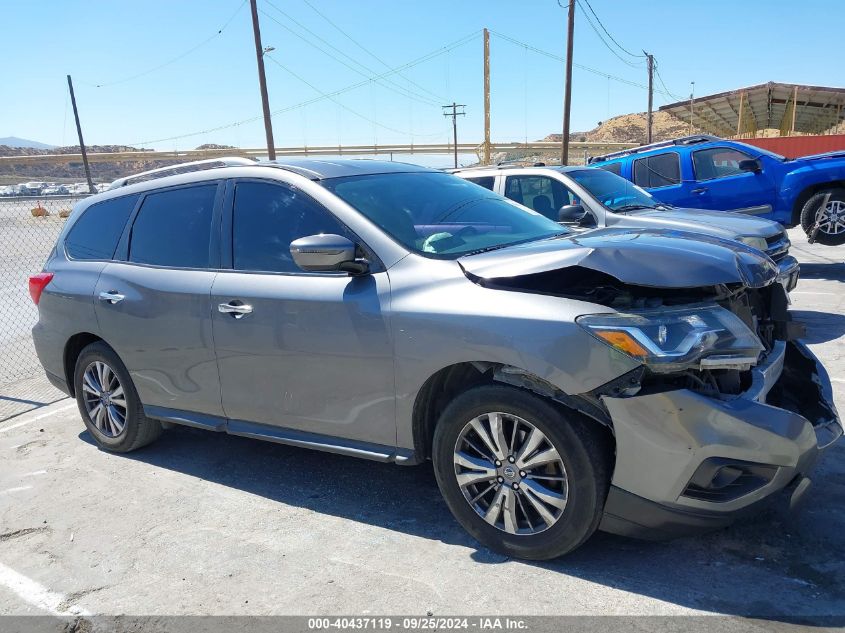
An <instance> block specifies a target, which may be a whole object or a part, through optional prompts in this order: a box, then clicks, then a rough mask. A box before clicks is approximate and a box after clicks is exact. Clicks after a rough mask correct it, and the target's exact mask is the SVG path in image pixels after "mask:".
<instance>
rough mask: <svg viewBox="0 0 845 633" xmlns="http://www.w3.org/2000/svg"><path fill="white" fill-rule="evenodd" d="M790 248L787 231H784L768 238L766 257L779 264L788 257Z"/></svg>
mask: <svg viewBox="0 0 845 633" xmlns="http://www.w3.org/2000/svg"><path fill="white" fill-rule="evenodd" d="M790 246H791V244H790V242H789V238H788V237H787V235H786V231H782V232H781V233H777V234H775V235H772V236H770V237H767V238H766V255H768V256H769V257H771V258H772V259H773V260H774V261H776V262H777V261H779V260H781V259H783V258H784V257H786V255H787V254H788V253H789V247H790Z"/></svg>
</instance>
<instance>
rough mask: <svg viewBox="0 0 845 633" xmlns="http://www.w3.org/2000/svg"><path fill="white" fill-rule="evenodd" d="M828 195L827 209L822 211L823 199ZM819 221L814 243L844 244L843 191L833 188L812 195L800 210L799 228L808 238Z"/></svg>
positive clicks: (844, 209) (844, 207)
mask: <svg viewBox="0 0 845 633" xmlns="http://www.w3.org/2000/svg"><path fill="white" fill-rule="evenodd" d="M828 194H830V200H829V201H828V204H827V208H825V209H823V208H822V204H823V203H824V199H825V197H826V196H827V195H828ZM819 220H821V221H822V224H821V226H820V227H819V230H818V231H816V238H815V241H816V242H818V243H819V244H824V245H825V246H839V245H841V244H845V189H843V188H841V187H833V188H830V189H825V190H823V191H820V192H818V193H817V194H815V195H813V196H812V197H811V198H810V199H809V200H807V202H806V203H805V204H804V207H803V208H802V209H801V228H802V229H804V232H805V233H806V234H807V235H808V236H809V235H810V234H811V233H812V232H813V228H814V227H815V226H816V222H817V221H819Z"/></svg>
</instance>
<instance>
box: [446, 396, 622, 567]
mask: <svg viewBox="0 0 845 633" xmlns="http://www.w3.org/2000/svg"><path fill="white" fill-rule="evenodd" d="M479 429H480V431H479ZM498 429H501V433H497V430H498ZM537 433H539V434H537ZM485 435H486V438H487V439H484V438H485ZM496 438H498V439H496ZM539 438H542V439H539ZM538 441H539V444H537V442H538ZM488 442H489V443H488ZM533 444H537V445H536V446H533ZM473 446H474V447H475V448H473ZM491 446H492V448H491ZM549 451H556V452H557V453H556V455H555V454H554V453H553V452H552V453H550V452H549ZM432 452H433V455H432V460H433V462H434V472H435V476H436V477H437V483H438V486H439V487H440V491H441V493H442V494H443V497H444V498H445V500H446V504H447V505H448V506H449V509H450V510H451V511H452V514H453V515H454V516H455V518H456V519H457V520H458V522H459V523H460V524H461V525H462V526H463V527H464V529H466V531H467V532H469V533H470V534H471V535H472V536H473V537H475V538H476V539H477V540H478V541H480V542H481V543H482V544H484V545H486V546H487V547H489V548H491V549H493V550H496V551H498V552H500V553H502V554H505V555H507V556H512V557H517V558H525V559H532V560H547V559H551V558H556V557H558V556H562V555H563V554H566V553H568V552H571V551H572V550H574V549H576V548H577V547H579V546H580V545H581V544H582V543H584V541H586V540H587V539H588V538H589V537H590V536H591V535H592V534H593V532H595V530H596V528H597V527H598V524H599V521H600V520H601V516H602V511H603V509H604V502H605V499H606V497H607V491H608V486H609V478H610V470H611V466H610V451H609V450H608V445H607V436H606V434H605V433H604V431H603V429H601V428H600V427H599V426H598V424H597V423H595V422H591V421H589V420H586V419H585V418H583V417H581V416H580V415H579V414H577V413H575V412H572V411H568V410H564V409H563V408H562V407H558V406H555V405H554V404H553V403H550V402H548V401H547V400H544V399H543V398H540V397H539V396H536V395H534V394H532V393H530V392H527V391H524V390H521V389H517V388H514V387H509V386H504V385H484V386H480V387H475V388H473V389H470V390H469V391H466V392H464V393H463V394H461V395H459V396H458V397H457V398H455V399H454V400H453V401H452V402H451V403H450V404H449V405H448V406H447V407H446V410H445V411H444V412H443V414H442V415H441V417H440V420H439V422H438V424H437V427H436V429H435V432H434V441H433V451H432ZM497 453H501V454H500V455H498V459H497ZM549 455H555V457H554V458H550V457H549ZM558 457H559V459H557V458H558ZM544 460H547V461H544ZM497 462H499V464H500V465H497ZM467 464H470V465H469V466H467ZM535 464H540V465H539V466H537V465H535ZM459 477H460V478H461V483H459ZM475 478H478V479H479V483H467V482H468V481H473V480H474V479H475ZM488 484H489V485H490V486H493V487H492V488H490V489H489V490H488V492H487V493H486V494H481V495H480V493H482V491H483V490H484V489H485V488H486V487H487V486H488ZM497 486H498V487H497ZM477 495H480V498H478V497H477ZM475 499H478V500H477V501H474V500H475Z"/></svg>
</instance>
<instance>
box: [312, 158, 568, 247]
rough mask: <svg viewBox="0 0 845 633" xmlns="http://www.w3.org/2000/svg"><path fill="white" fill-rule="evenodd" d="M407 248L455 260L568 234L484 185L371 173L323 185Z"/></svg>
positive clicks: (432, 175)
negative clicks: (512, 245)
mask: <svg viewBox="0 0 845 633" xmlns="http://www.w3.org/2000/svg"><path fill="white" fill-rule="evenodd" d="M320 184H321V185H323V186H324V187H325V188H326V189H328V190H329V191H332V192H334V193H335V195H337V196H338V197H339V198H341V199H342V200H344V201H345V202H347V203H348V204H350V205H351V206H353V207H354V208H355V209H357V210H358V211H359V212H360V213H362V214H363V215H364V216H366V217H367V218H368V219H369V220H371V221H372V222H374V223H375V224H377V225H378V226H379V227H381V228H382V230H384V231H385V232H386V233H387V234H388V235H390V236H391V237H393V238H394V239H395V240H396V241H398V242H400V243H401V244H403V245H404V246H405V247H406V248H408V249H409V250H412V251H415V252H417V253H421V254H423V255H427V256H432V257H442V258H447V259H456V258H458V257H460V256H461V255H466V254H467V253H472V252H478V251H482V250H492V249H494V248H500V247H502V246H508V245H510V244H516V243H518V242H529V241H533V240H539V239H544V238H548V237H552V236H555V235H561V234H565V233H568V231H567V230H566V229H564V228H563V227H561V226H560V225H559V224H557V223H556V222H552V221H551V220H549V219H547V218H545V217H543V216H542V215H540V214H539V213H535V212H534V211H531V210H530V209H526V208H525V207H523V206H520V205H518V204H516V203H514V202H511V201H510V200H508V199H507V198H503V197H502V196H499V195H497V194H495V193H493V192H491V191H489V190H488V189H485V188H484V187H481V186H479V185H476V184H474V183H471V182H469V181H467V180H463V179H461V178H458V177H456V176H452V175H449V174H444V173H438V172H414V173H390V174H372V175H366V176H349V177H345V178H331V179H328V180H324V181H321V182H320Z"/></svg>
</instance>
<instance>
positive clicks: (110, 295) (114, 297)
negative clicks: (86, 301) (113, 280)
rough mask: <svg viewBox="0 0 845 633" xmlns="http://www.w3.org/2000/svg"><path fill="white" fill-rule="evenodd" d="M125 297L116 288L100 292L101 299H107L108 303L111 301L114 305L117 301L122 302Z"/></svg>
mask: <svg viewBox="0 0 845 633" xmlns="http://www.w3.org/2000/svg"><path fill="white" fill-rule="evenodd" d="M125 298H126V297H125V296H123V295H122V294H120V293H119V292H117V291H116V290H109V291H108V292H101V293H100V301H105V302H106V303H110V304H112V305H114V304H115V303H120V302H121V301H123V300H124V299H125Z"/></svg>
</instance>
